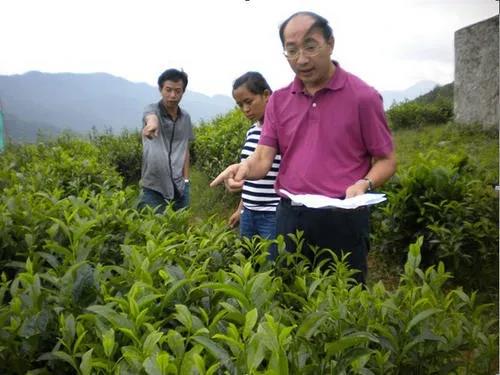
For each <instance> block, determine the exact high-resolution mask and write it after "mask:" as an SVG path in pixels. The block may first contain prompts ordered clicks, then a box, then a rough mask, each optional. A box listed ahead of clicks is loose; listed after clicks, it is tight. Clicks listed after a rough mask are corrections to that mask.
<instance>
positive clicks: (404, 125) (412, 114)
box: [386, 97, 453, 130]
mask: <svg viewBox="0 0 500 375" xmlns="http://www.w3.org/2000/svg"><path fill="white" fill-rule="evenodd" d="M386 115H387V118H388V120H389V124H390V127H391V128H392V129H393V130H398V129H416V128H420V127H422V126H424V125H427V124H444V123H446V122H448V121H450V120H451V119H452V118H453V101H452V100H450V99H448V98H444V97H438V98H437V99H436V100H435V101H434V102H432V103H421V102H417V101H408V100H407V101H405V102H402V103H399V104H395V105H392V106H391V107H390V108H389V109H388V110H387V111H386Z"/></svg>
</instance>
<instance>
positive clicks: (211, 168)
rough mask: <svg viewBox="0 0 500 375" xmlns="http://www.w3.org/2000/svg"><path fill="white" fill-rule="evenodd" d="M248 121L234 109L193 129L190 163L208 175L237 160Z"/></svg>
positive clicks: (215, 173) (213, 176)
mask: <svg viewBox="0 0 500 375" xmlns="http://www.w3.org/2000/svg"><path fill="white" fill-rule="evenodd" d="M249 128H250V123H249V122H248V120H247V119H246V118H245V116H244V115H243V113H242V112H241V111H240V110H238V109H235V110H233V111H231V112H229V113H228V114H226V115H224V116H219V117H217V118H216V119H215V120H213V121H212V122H210V123H202V124H201V125H200V126H199V127H198V128H196V130H195V137H196V139H195V141H194V144H193V148H192V151H193V153H192V154H193V163H194V164H195V165H196V166H197V167H198V169H199V170H200V171H201V172H203V173H204V174H206V175H207V176H208V178H209V179H213V178H215V177H216V176H217V175H218V174H219V173H220V172H222V171H223V170H224V169H225V168H226V167H227V166H229V165H230V164H233V163H238V162H239V160H240V151H241V148H242V147H243V143H244V142H245V133H246V131H247V130H248V129H249Z"/></svg>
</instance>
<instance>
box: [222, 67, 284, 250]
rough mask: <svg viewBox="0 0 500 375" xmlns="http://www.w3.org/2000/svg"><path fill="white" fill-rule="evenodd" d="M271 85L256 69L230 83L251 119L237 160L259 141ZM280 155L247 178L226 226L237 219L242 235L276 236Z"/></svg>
mask: <svg viewBox="0 0 500 375" xmlns="http://www.w3.org/2000/svg"><path fill="white" fill-rule="evenodd" d="M271 92H272V91H271V88H270V87H269V84H268V83H267V81H266V80H265V79H264V77H263V76H262V75H261V74H260V73H257V72H247V73H245V74H243V75H242V76H241V77H239V78H237V79H236V80H235V81H234V84H233V98H234V100H235V101H236V104H237V105H238V107H240V109H241V110H242V111H243V113H244V114H245V116H246V117H247V118H248V119H249V120H251V121H253V122H254V124H253V125H252V127H251V128H250V129H249V130H248V131H247V134H246V139H245V144H244V146H243V149H242V150H241V160H242V161H243V160H245V159H246V158H247V157H249V156H250V155H251V154H252V153H253V152H254V151H255V147H257V143H258V142H259V138H260V133H261V130H262V124H263V122H264V112H265V109H266V104H267V100H268V99H269V96H270V95H271ZM280 160H281V156H280V155H276V157H275V158H274V161H273V165H272V168H271V170H270V171H269V172H268V174H267V175H266V176H265V177H264V178H263V179H261V180H255V181H248V180H246V181H245V183H244V185H243V190H242V193H241V200H240V203H239V205H238V208H237V209H236V211H235V212H234V213H233V214H232V215H231V217H230V218H229V225H230V226H231V227H234V226H235V225H236V224H238V222H240V234H241V236H242V237H248V238H251V237H253V236H255V235H259V236H261V237H262V238H267V239H274V238H275V237H276V207H277V205H278V203H279V200H280V198H279V196H278V195H277V194H276V192H275V190H274V182H275V181H276V176H277V175H278V169H279V164H280ZM276 255H277V254H276V246H271V248H270V254H269V257H270V259H274V258H275V257H276Z"/></svg>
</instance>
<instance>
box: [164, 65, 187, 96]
mask: <svg viewBox="0 0 500 375" xmlns="http://www.w3.org/2000/svg"><path fill="white" fill-rule="evenodd" d="M165 81H174V82H177V81H182V84H183V85H184V88H183V91H186V87H187V85H188V76H187V74H186V72H184V71H182V70H177V69H167V70H165V71H164V72H163V73H162V74H161V75H160V76H159V77H158V87H159V88H160V90H161V89H162V88H163V83H164V82H165Z"/></svg>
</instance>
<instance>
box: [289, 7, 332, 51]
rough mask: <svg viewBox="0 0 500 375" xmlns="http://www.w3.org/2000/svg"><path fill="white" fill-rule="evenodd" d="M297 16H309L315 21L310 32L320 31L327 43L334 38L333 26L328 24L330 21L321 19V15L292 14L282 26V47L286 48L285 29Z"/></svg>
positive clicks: (308, 13)
mask: <svg viewBox="0 0 500 375" xmlns="http://www.w3.org/2000/svg"><path fill="white" fill-rule="evenodd" d="M296 16H309V17H311V18H312V19H313V20H314V23H313V24H312V26H311V27H310V29H309V30H313V29H319V30H320V31H321V32H322V34H323V37H324V38H325V40H326V41H328V40H329V39H330V38H331V37H332V36H333V30H332V28H331V26H330V25H329V24H328V20H327V19H326V18H323V17H321V16H320V15H319V14H316V13H314V12H297V13H294V14H292V15H291V16H290V17H288V18H287V19H286V20H285V21H284V22H283V23H282V24H281V25H280V39H281V45H282V46H283V47H284V46H285V35H284V34H285V28H286V25H288V22H290V20H291V19H292V18H294V17H296Z"/></svg>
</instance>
